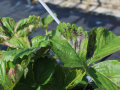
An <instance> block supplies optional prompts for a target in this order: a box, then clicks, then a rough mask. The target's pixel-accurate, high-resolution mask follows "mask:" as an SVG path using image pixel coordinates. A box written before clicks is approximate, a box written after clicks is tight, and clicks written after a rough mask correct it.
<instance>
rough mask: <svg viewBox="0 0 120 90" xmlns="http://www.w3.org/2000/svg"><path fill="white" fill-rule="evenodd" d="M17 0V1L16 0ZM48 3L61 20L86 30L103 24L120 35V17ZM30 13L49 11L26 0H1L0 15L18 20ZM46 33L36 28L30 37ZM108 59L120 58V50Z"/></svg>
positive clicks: (52, 25)
mask: <svg viewBox="0 0 120 90" xmlns="http://www.w3.org/2000/svg"><path fill="white" fill-rule="evenodd" d="M16 1H17V2H16ZM47 5H48V6H49V7H50V8H51V9H52V10H53V11H54V12H55V13H57V15H58V18H59V19H60V21H61V22H69V23H72V24H77V25H78V26H82V27H83V28H84V29H85V30H91V29H92V28H93V27H99V26H103V27H106V28H108V29H109V30H111V31H113V32H114V33H115V34H116V35H120V18H116V17H113V16H108V15H102V14H97V13H91V12H84V11H83V10H81V9H76V8H63V7H60V6H58V5H53V4H50V3H47ZM29 15H37V16H41V17H43V16H46V15H48V13H47V12H46V11H45V9H44V8H43V7H42V6H41V5H34V6H32V7H29V6H28V5H27V3H26V2H25V0H20V1H19V0H0V17H12V18H14V19H15V20H16V21H18V20H20V19H22V18H25V17H28V16H29ZM56 25H57V24H56V23H55V22H53V23H52V24H51V25H50V27H49V30H52V29H55V28H56ZM41 34H44V32H43V31H42V30H36V31H35V32H33V33H32V34H31V35H30V38H32V37H34V36H36V35H41ZM5 48H6V47H5V46H0V49H5ZM107 59H117V60H120V51H118V52H116V53H114V54H113V55H111V56H110V57H109V58H107Z"/></svg>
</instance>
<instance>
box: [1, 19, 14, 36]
mask: <svg viewBox="0 0 120 90" xmlns="http://www.w3.org/2000/svg"><path fill="white" fill-rule="evenodd" d="M14 25H15V21H14V19H12V18H9V17H2V18H1V19H0V31H2V32H3V33H5V35H6V36H9V37H11V36H13V35H14Z"/></svg>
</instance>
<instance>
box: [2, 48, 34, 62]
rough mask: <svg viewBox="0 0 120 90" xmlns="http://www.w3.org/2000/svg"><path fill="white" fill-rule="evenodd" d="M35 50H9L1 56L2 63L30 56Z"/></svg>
mask: <svg viewBox="0 0 120 90" xmlns="http://www.w3.org/2000/svg"><path fill="white" fill-rule="evenodd" d="M34 50H35V48H27V49H18V50H11V51H7V52H5V53H4V54H3V55H2V61H6V62H8V61H13V60H16V59H18V58H19V57H20V58H23V57H24V56H25V55H27V56H28V55H30V54H31V53H32V52H34Z"/></svg>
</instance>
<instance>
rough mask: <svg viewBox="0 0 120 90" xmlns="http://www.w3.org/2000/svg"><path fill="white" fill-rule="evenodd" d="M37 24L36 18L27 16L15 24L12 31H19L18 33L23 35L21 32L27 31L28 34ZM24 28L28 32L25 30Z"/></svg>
mask: <svg viewBox="0 0 120 90" xmlns="http://www.w3.org/2000/svg"><path fill="white" fill-rule="evenodd" d="M38 23H39V17H37V16H29V17H28V18H25V19H21V20H20V21H19V22H17V23H16V25H15V28H14V31H15V32H18V31H21V32H19V33H22V34H24V33H23V32H25V31H28V32H32V31H33V30H34V29H35V28H36V27H37V26H38ZM26 28H27V29H28V30H26Z"/></svg>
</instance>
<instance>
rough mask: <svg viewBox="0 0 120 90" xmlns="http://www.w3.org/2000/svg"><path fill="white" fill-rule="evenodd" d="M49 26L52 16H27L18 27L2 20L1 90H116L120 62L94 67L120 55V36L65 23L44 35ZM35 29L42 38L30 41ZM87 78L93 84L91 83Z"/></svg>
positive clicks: (118, 86)
mask: <svg viewBox="0 0 120 90" xmlns="http://www.w3.org/2000/svg"><path fill="white" fill-rule="evenodd" d="M52 21H53V18H52V17H51V16H50V15H49V16H47V18H45V17H44V18H40V17H37V16H29V17H28V18H25V19H22V20H20V21H18V22H17V23H16V22H15V20H14V19H12V18H9V17H3V18H0V44H3V45H7V46H8V48H7V50H6V51H4V50H1V51H0V89H1V88H4V90H26V89H28V90H71V89H75V90H76V89H77V88H78V89H81V90H87V89H88V88H89V89H90V88H91V87H92V89H95V90H104V89H105V90H119V89H120V70H119V69H120V63H119V61H117V60H108V61H103V62H100V63H97V64H94V65H92V64H93V63H95V62H96V61H98V60H100V59H102V58H104V57H106V56H108V55H110V54H112V53H114V52H116V51H118V50H120V36H116V35H115V34H113V33H112V32H111V31H108V30H107V29H105V28H102V27H100V28H94V29H93V30H91V31H89V32H88V31H84V30H83V28H82V27H77V26H76V25H75V24H73V25H71V24H66V23H60V24H59V25H58V26H57V28H56V30H53V31H50V32H49V33H48V32H47V28H48V26H49V25H50V23H51V22H52ZM36 28H42V29H45V30H46V34H45V35H42V36H35V37H33V38H32V39H31V40H28V36H29V35H30V34H31V33H32V32H33V31H34V30H35V29H36ZM58 59H60V63H61V62H63V63H64V65H61V64H59V63H58V62H57V61H58ZM86 76H90V77H91V78H92V80H93V81H94V82H91V83H89V80H87V79H86Z"/></svg>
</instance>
